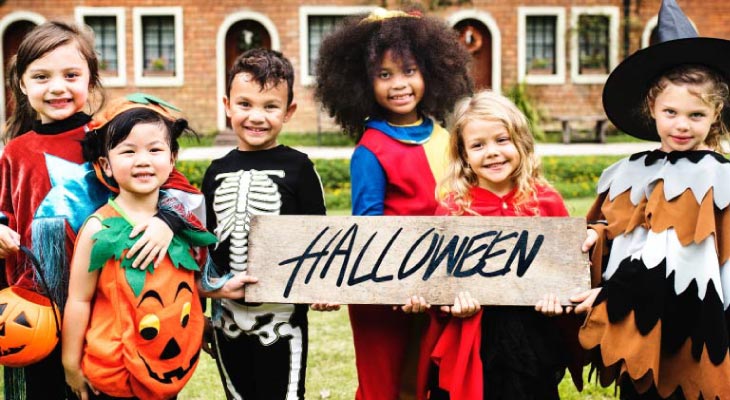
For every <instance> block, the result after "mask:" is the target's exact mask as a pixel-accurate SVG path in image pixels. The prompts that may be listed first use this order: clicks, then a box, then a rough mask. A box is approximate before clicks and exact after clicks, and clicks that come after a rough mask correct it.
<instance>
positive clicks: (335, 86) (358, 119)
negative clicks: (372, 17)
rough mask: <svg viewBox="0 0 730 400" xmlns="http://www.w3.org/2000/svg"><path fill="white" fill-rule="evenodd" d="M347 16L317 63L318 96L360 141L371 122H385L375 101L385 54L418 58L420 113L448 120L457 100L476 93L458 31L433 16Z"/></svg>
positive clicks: (332, 35)
mask: <svg viewBox="0 0 730 400" xmlns="http://www.w3.org/2000/svg"><path fill="white" fill-rule="evenodd" d="M363 17H364V16H355V17H349V18H346V19H345V20H344V21H343V22H342V24H341V25H339V26H338V28H337V29H336V30H335V31H334V32H333V33H332V34H331V35H329V36H328V37H326V38H325V39H324V41H323V42H322V45H321V47H320V51H319V59H318V61H317V69H316V74H317V84H316V88H315V98H316V99H317V100H318V101H320V102H321V103H322V105H323V107H324V109H325V110H327V111H328V113H329V115H330V116H331V117H334V118H335V121H336V122H337V123H338V124H339V125H340V126H341V127H342V128H343V130H344V131H345V133H347V134H348V135H350V136H352V137H353V138H355V139H357V140H359V139H360V137H361V136H362V133H363V131H364V129H365V120H366V119H367V118H369V117H370V118H380V119H384V117H385V110H383V108H382V107H381V106H380V105H378V103H377V102H376V101H375V95H374V93H373V79H374V78H375V74H376V73H377V71H378V68H379V65H380V63H381V61H382V58H383V54H384V53H385V52H386V51H387V50H390V51H391V52H392V54H393V58H395V59H399V60H405V59H409V58H411V57H412V58H413V59H414V60H415V61H416V63H417V64H418V68H419V70H420V71H421V74H422V75H423V81H424V83H425V86H426V90H425V93H424V95H423V99H422V100H421V102H420V103H419V104H418V111H419V113H421V114H422V115H428V116H431V117H434V118H436V119H437V120H439V121H441V122H443V121H444V119H445V117H446V115H447V114H448V113H449V112H450V111H451V110H452V109H453V107H454V104H455V103H456V101H457V100H458V99H460V98H462V97H464V96H467V95H470V94H471V92H472V82H471V77H470V75H469V72H468V65H469V62H470V60H471V57H470V56H469V53H468V52H467V51H466V49H465V48H464V46H463V45H461V43H460V42H459V40H458V36H457V33H456V31H454V30H453V29H451V28H450V27H448V26H447V25H446V24H445V23H444V22H443V21H442V20H440V19H436V18H432V17H426V16H422V17H412V16H402V17H391V18H386V19H382V20H379V21H373V22H364V21H362V20H363Z"/></svg>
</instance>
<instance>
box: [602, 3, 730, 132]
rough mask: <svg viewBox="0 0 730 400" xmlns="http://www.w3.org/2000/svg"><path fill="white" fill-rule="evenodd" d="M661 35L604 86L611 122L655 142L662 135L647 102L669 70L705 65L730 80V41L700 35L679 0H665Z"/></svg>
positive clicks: (619, 66) (660, 16) (604, 106)
mask: <svg viewBox="0 0 730 400" xmlns="http://www.w3.org/2000/svg"><path fill="white" fill-rule="evenodd" d="M657 38H658V43H657V44H654V45H652V46H649V47H647V48H645V49H642V50H639V51H637V52H636V53H634V54H632V55H631V56H630V57H628V58H627V59H626V60H624V61H623V62H622V63H621V64H619V65H618V66H617V67H616V68H615V69H614V70H613V72H611V75H609V77H608V79H607V80H606V85H605V86H604V88H603V108H604V110H605V111H606V116H608V118H609V119H610V120H611V122H612V123H613V124H614V125H615V126H616V127H617V128H618V129H619V130H621V131H623V132H626V133H628V134H629V135H631V136H634V137H637V138H639V139H644V140H653V141H659V140H660V139H659V134H658V133H657V130H656V125H655V124H654V121H653V120H652V119H651V118H649V117H648V116H646V115H645V113H644V111H643V105H644V101H645V99H646V95H647V92H648V90H649V87H650V86H651V85H652V84H653V83H654V82H655V80H656V79H658V78H659V77H660V76H661V75H662V74H663V73H664V72H665V71H667V70H669V69H671V68H673V67H676V66H679V65H682V64H694V65H704V66H706V67H709V68H712V69H713V70H715V71H717V72H718V73H720V74H721V75H722V76H723V77H724V78H725V80H726V81H728V82H730V41H728V40H724V39H716V38H708V37H699V36H698V35H697V31H696V30H695V29H694V27H693V26H692V24H691V23H690V22H689V19H687V16H685V15H684V13H683V12H682V10H681V9H680V8H679V6H678V5H677V3H676V1H675V0H663V1H662V6H661V9H660V10H659V22H658V26H657ZM723 114H724V116H727V115H728V114H727V113H723Z"/></svg>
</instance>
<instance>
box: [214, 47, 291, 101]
mask: <svg viewBox="0 0 730 400" xmlns="http://www.w3.org/2000/svg"><path fill="white" fill-rule="evenodd" d="M242 72H248V73H249V74H251V75H253V78H254V80H255V81H256V82H258V84H259V86H260V87H261V90H264V89H265V88H266V87H267V85H273V86H276V85H278V84H279V83H280V82H282V81H284V82H286V86H287V87H286V92H287V99H286V100H287V101H286V105H287V106H289V105H291V103H292V100H294V68H293V67H292V65H291V62H289V60H287V58H286V57H284V55H283V54H281V53H280V52H278V51H275V50H267V49H251V50H249V51H247V52H245V53H243V54H241V55H240V56H238V58H236V61H234V62H233V66H232V67H231V70H230V71H229V72H228V80H227V81H226V96H230V95H231V85H232V84H233V79H234V78H235V77H236V75H237V74H240V73H242Z"/></svg>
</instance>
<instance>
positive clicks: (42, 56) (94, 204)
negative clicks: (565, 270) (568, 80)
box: [0, 0, 730, 400]
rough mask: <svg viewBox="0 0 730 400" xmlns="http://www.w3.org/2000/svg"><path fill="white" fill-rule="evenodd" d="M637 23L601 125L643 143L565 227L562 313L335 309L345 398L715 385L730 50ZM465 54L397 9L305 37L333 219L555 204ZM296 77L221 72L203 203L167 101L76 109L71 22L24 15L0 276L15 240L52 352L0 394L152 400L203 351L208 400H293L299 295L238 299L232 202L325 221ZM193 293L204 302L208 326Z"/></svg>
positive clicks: (671, 11) (22, 281)
mask: <svg viewBox="0 0 730 400" xmlns="http://www.w3.org/2000/svg"><path fill="white" fill-rule="evenodd" d="M659 30H660V42H661V43H659V44H657V45H653V46H650V47H649V48H647V49H644V50H641V51H639V52H637V53H635V54H634V55H632V56H631V57H629V58H627V59H626V60H625V61H624V62H623V63H621V64H620V65H619V66H618V67H617V68H616V69H615V70H614V71H613V72H612V74H611V76H610V77H609V79H608V81H607V82H606V86H605V90H604V96H603V103H604V108H605V110H606V113H607V115H608V117H609V118H610V119H611V121H612V122H613V123H614V124H615V125H616V126H617V127H618V128H619V129H621V130H622V131H624V132H626V133H628V134H630V135H633V136H636V137H639V138H642V139H647V140H654V141H658V142H660V146H659V149H657V150H655V151H652V152H644V153H639V154H635V155H632V156H630V157H628V158H626V159H623V160H621V161H619V162H617V163H616V164H614V165H613V166H611V167H609V168H608V169H607V170H606V171H605V172H604V174H603V175H602V177H601V179H600V181H599V183H598V192H599V196H598V199H597V200H596V203H595V205H594V206H593V208H592V209H591V211H590V212H589V215H588V228H589V229H588V231H587V238H586V241H585V243H583V250H584V251H586V252H589V251H590V256H591V261H592V272H591V273H592V276H591V277H592V284H593V287H594V289H592V290H590V291H588V292H586V293H582V294H580V295H577V296H575V297H574V298H572V299H569V300H570V301H572V302H573V304H574V305H575V308H574V309H573V307H572V306H571V307H566V308H564V307H563V306H561V303H562V304H565V303H566V301H568V299H559V298H557V297H556V296H553V295H551V294H549V293H548V294H545V297H544V299H543V300H541V301H540V302H538V304H536V306H535V309H534V310H532V309H529V308H520V307H496V306H488V305H485V306H484V307H482V305H480V304H479V302H478V301H476V300H475V299H474V298H472V297H471V295H470V294H469V293H467V292H461V293H458V294H456V295H455V300H454V304H453V305H450V306H442V307H438V308H436V307H433V308H432V307H430V305H429V304H428V303H427V301H426V300H425V299H424V298H423V297H420V296H418V294H416V295H414V296H413V297H411V298H408V299H404V300H405V302H404V304H403V305H399V306H394V307H390V306H387V307H386V306H374V305H350V306H349V307H348V308H349V316H350V321H351V325H352V330H353V338H354V344H355V355H356V359H355V363H356V367H357V372H358V389H357V392H356V395H355V397H356V398H357V399H376V400H381V399H398V398H409V397H415V398H419V399H453V400H456V399H482V398H484V399H553V398H558V397H559V395H558V390H557V386H558V383H559V382H560V381H561V379H562V377H563V374H564V372H565V368H566V367H569V366H572V367H576V368H575V369H571V371H577V373H578V375H580V374H581V371H582V367H583V365H585V363H587V362H592V363H593V365H594V366H595V367H597V368H598V369H599V378H600V380H601V383H603V384H606V385H607V384H610V383H612V382H618V384H619V386H620V388H621V398H627V399H634V398H636V399H655V398H656V399H658V398H671V399H683V398H688V399H697V398H703V399H715V398H719V399H723V398H730V360H729V358H728V357H729V355H728V349H729V348H730V336H728V323H727V319H726V318H727V317H726V315H727V309H728V306H729V305H730V299H725V297H728V296H730V272H728V271H729V270H728V267H726V264H727V262H728V258H730V244H728V240H725V239H727V236H728V233H727V231H726V229H725V227H726V226H727V221H728V219H727V218H728V215H727V214H728V203H730V194H729V193H728V190H727V189H726V187H727V185H726V182H725V181H726V180H727V178H728V176H730V170H728V171H726V169H727V168H730V163H728V161H727V160H726V159H725V158H724V157H723V156H722V155H721V154H722V144H723V142H724V141H725V140H727V138H728V133H730V132H728V122H730V120H729V119H728V117H729V116H730V114H728V109H727V106H728V102H730V95H729V93H728V92H729V91H728V82H729V81H730V64H728V63H727V62H726V61H724V59H723V58H722V57H723V56H722V55H723V54H727V52H728V51H730V42H728V41H725V40H721V39H709V38H699V37H697V35H696V32H695V31H694V28H693V27H692V26H691V24H690V23H689V21H688V20H687V19H686V17H684V15H683V14H682V13H681V10H679V9H678V7H677V5H676V3H674V1H673V0H665V1H664V2H663V4H662V9H661V11H660V18H659ZM468 61H469V55H468V53H467V52H466V50H465V49H464V48H463V47H462V46H460V45H459V44H458V38H457V36H456V34H455V33H454V32H453V30H452V29H450V28H449V27H447V26H446V25H445V24H444V23H443V22H441V21H439V20H437V19H435V18H431V17H426V16H423V15H421V14H420V13H417V12H412V13H405V12H401V11H384V10H381V11H378V12H374V13H373V14H371V15H369V16H367V17H362V16H360V17H353V18H350V19H346V20H345V21H344V22H343V23H342V24H341V25H340V26H338V28H337V29H336V30H335V32H334V33H333V34H332V35H330V36H328V37H327V38H326V39H325V40H324V41H323V43H322V46H321V51H320V56H319V59H318V64H317V76H318V79H317V85H316V88H315V97H316V99H317V100H318V101H320V102H321V104H322V105H323V107H324V108H325V109H326V110H327V111H328V112H329V113H330V115H331V116H332V117H334V119H335V121H336V122H337V123H338V124H339V125H340V126H341V127H342V129H343V130H344V131H345V132H346V133H348V134H349V135H351V136H353V137H354V138H356V139H357V142H358V144H357V147H356V148H355V151H354V154H353V157H352V159H351V164H350V165H351V179H352V199H353V209H352V213H353V215H444V216H469V215H482V216H540V217H565V216H567V215H568V212H567V209H566V207H565V204H564V203H563V200H562V198H561V197H560V195H559V194H558V193H557V191H556V190H555V189H553V188H552V187H551V186H550V184H549V183H548V182H547V181H546V180H545V179H544V178H543V177H542V175H541V172H540V163H539V160H538V158H537V157H536V155H535V152H534V147H535V143H534V139H533V137H532V134H531V133H530V128H529V123H528V121H527V120H526V118H525V116H524V115H523V114H522V113H521V112H520V111H519V109H518V108H517V107H516V106H515V105H514V104H513V103H512V102H510V101H509V100H508V99H506V98H505V97H503V96H501V95H498V94H495V93H493V92H490V91H481V92H478V93H472V87H471V82H470V79H469V74H468V64H469V63H468ZM293 81H294V72H293V68H292V65H291V63H290V62H289V61H288V60H287V59H286V58H284V57H283V56H282V55H281V54H280V53H278V52H276V51H271V50H263V49H256V50H250V51H248V52H246V53H244V54H243V55H241V56H240V57H239V58H238V59H237V60H236V61H235V62H234V65H233V66H232V67H231V70H230V73H229V76H228V80H227V84H226V93H225V97H224V99H223V101H224V106H225V110H226V114H227V116H228V117H229V118H230V120H231V125H232V128H233V130H234V131H235V133H236V135H237V137H238V146H237V147H236V148H235V149H233V150H231V152H229V153H228V154H227V155H225V156H224V157H223V158H221V159H219V160H215V161H213V162H212V164H211V165H210V167H209V168H208V170H207V171H206V174H205V177H204V180H203V185H202V194H201V193H200V192H198V191H197V190H196V189H195V188H193V187H192V186H191V185H190V184H189V183H188V182H187V180H186V179H185V178H184V177H183V176H182V175H181V174H180V173H179V172H177V171H176V170H175V168H174V165H175V157H176V153H177V150H178V146H177V141H176V140H177V138H178V137H179V136H180V135H181V134H182V133H183V132H185V131H188V130H189V128H188V126H187V123H186V122H185V120H184V119H181V118H180V113H179V110H177V109H176V108H175V107H174V106H172V105H171V104H169V103H166V102H165V101H163V100H161V99H158V98H155V97H154V96H149V95H143V94H134V95H129V96H127V97H125V98H122V99H117V100H113V101H110V102H109V104H108V105H106V106H105V107H103V108H102V109H101V110H100V111H98V110H88V109H87V108H86V107H87V105H88V104H89V103H94V104H103V103H104V102H105V101H104V98H103V97H104V96H103V92H102V89H101V87H100V84H99V72H98V61H97V59H96V57H95V55H94V52H93V41H92V40H91V38H90V36H89V34H88V32H87V31H85V30H83V29H81V28H79V27H76V26H74V25H68V24H65V23H61V22H47V23H44V24H42V25H40V26H38V27H37V28H35V29H34V30H33V31H32V32H31V33H30V34H29V35H28V36H27V37H26V39H25V40H24V41H23V43H22V44H21V46H20V49H19V51H18V54H17V56H16V57H15V58H14V59H13V61H12V64H11V69H10V82H11V87H12V90H13V98H14V100H15V104H16V108H15V112H14V113H13V115H12V116H11V118H10V119H9V121H8V125H7V127H6V140H8V141H7V145H6V147H5V149H4V152H3V155H2V158H0V163H1V166H0V173H1V174H2V175H1V178H0V211H2V213H3V216H4V217H5V219H6V225H5V226H3V227H2V228H0V257H2V258H4V260H5V279H6V282H7V283H8V284H10V285H18V286H24V287H29V288H32V289H35V290H40V289H38V287H37V285H36V283H35V277H34V274H33V272H32V269H31V268H29V266H28V262H29V261H28V260H27V259H26V258H25V256H24V254H23V253H22V252H18V250H19V246H20V245H23V246H26V247H29V248H32V249H34V251H35V253H37V254H38V256H39V258H40V259H41V264H42V269H43V270H44V271H45V272H46V274H47V275H49V276H51V282H50V284H49V286H50V290H49V292H50V293H48V295H49V296H50V297H51V298H52V299H53V300H54V301H55V302H56V303H57V304H59V305H61V306H62V307H63V308H65V309H64V313H63V328H62V344H61V346H59V347H58V348H57V349H56V350H55V351H54V353H52V354H51V355H49V356H48V357H47V358H46V359H45V360H43V361H42V362H40V363H37V364H32V365H29V366H27V367H24V368H9V367H5V368H4V370H5V393H6V397H5V398H7V399H14V400H15V399H26V398H27V399H60V398H66V397H69V398H74V397H75V398H79V399H83V400H86V399H120V398H121V399H128V398H141V399H148V398H149V399H154V398H160V399H168V398H175V397H176V395H177V393H178V392H179V391H180V390H181V389H182V387H183V386H184V384H185V383H186V382H187V380H188V379H189V378H190V376H191V375H192V373H193V371H194V369H195V366H196V364H197V361H198V357H199V352H200V349H201V347H208V346H209V349H210V352H211V354H212V355H213V356H214V358H215V359H216V362H217V365H218V369H219V372H220V375H221V379H222V382H223V386H224V389H225V392H226V395H227V397H228V398H229V399H300V398H304V378H305V373H306V360H307V342H308V328H307V311H308V308H309V306H307V305H301V304H254V303H249V302H246V301H244V294H245V290H244V287H245V285H247V284H255V283H256V282H257V280H256V278H255V277H252V276H250V275H248V274H247V249H248V247H247V246H248V229H249V228H248V227H249V222H250V218H251V216H252V215H259V214H299V215H301V214H311V215H324V214H325V204H324V196H323V190H322V185H321V182H320V179H319V176H318V174H317V172H316V170H315V168H314V165H313V163H312V162H311V161H310V160H309V158H308V157H307V155H306V154H303V153H301V152H298V151H296V150H293V149H291V148H289V147H287V146H283V145H279V144H278V142H277V136H278V134H279V133H280V132H281V130H282V126H283V125H284V123H286V122H287V121H288V120H289V119H290V118H291V117H292V115H293V114H294V112H295V111H296V108H297V105H296V102H295V101H294V97H293ZM90 97H96V98H97V99H96V101H90ZM443 121H447V122H448V123H447V127H448V129H449V130H448V131H447V130H446V129H444V128H443V127H442V126H441V125H440V123H441V122H443ZM59 172H62V173H59ZM726 172H727V173H726ZM203 207H204V209H205V211H203ZM206 228H207V229H206ZM578 245H579V244H576V246H578ZM71 255H73V257H71ZM199 296H207V297H212V298H214V300H213V302H212V310H211V314H212V316H213V317H212V321H213V322H212V326H208V327H206V326H205V325H206V322H205V318H204V316H203V311H202V310H203V307H202V305H201V301H200V297H199ZM311 308H312V309H314V310H319V311H327V310H336V309H338V308H339V305H337V304H313V305H311ZM585 313H588V314H587V316H585V315H583V314H585ZM583 319H585V322H583V321H582V320H583ZM576 321H578V323H575V322H576ZM581 324H582V326H581ZM204 341H205V342H206V343H203V342H204ZM577 341H580V345H581V346H582V347H583V348H584V349H585V350H584V351H576V347H577V346H576V345H577V343H576V342H577ZM414 357H415V358H416V359H417V362H414V363H412V362H410V360H411V359H414ZM574 379H576V380H578V381H579V380H580V376H578V377H575V378H574Z"/></svg>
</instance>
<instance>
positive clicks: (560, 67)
mask: <svg viewBox="0 0 730 400" xmlns="http://www.w3.org/2000/svg"><path fill="white" fill-rule="evenodd" d="M517 12H518V36H517V52H518V59H517V69H518V75H519V79H520V80H522V81H525V82H526V83H530V84H561V83H564V82H565V33H564V32H565V9H564V8H562V7H519V8H518V9H517Z"/></svg>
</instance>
